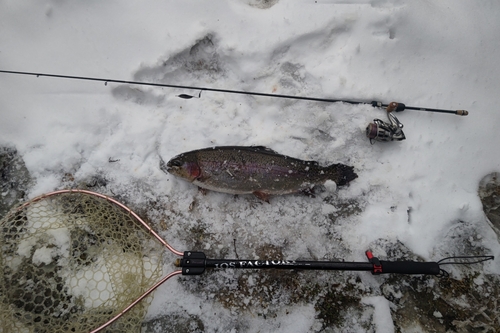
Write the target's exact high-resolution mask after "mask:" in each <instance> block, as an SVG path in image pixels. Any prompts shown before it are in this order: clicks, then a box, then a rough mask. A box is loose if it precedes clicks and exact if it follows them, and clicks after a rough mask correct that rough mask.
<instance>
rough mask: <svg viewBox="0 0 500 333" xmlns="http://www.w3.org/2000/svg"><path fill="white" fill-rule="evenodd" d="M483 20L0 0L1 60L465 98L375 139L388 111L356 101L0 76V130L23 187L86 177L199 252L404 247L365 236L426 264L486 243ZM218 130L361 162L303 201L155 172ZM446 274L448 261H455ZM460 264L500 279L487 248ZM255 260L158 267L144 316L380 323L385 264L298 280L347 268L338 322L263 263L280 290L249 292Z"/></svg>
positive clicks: (353, 327) (209, 328)
mask: <svg viewBox="0 0 500 333" xmlns="http://www.w3.org/2000/svg"><path fill="white" fill-rule="evenodd" d="M498 17H500V4H499V3H498V2H497V1H493V0H492V1H480V2H479V1H475V2H472V1H440V2H427V1H424V2H411V1H397V0H395V1H352V2H350V1H334V0H332V1H320V0H318V1H305V0H303V1H284V0H282V1H278V0H274V1H273V0H270V1H263V0H262V1H259V0H239V1H206V2H200V1H182V2H181V1H148V2H139V1H61V0H51V1H49V0H46V1H35V0H30V1H8V0H7V1H0V69H3V70H14V71H16V70H18V71H32V72H44V73H53V74H65V75H77V76H90V77H103V78H112V79H121V80H138V81H147V82H158V83H167V84H176V85H194V86H198V87H212V88H221V89H239V90H246V91H256V92H263V93H276V94H287V95H299V96H312V97H325V98H343V99H350V100H362V101H371V100H379V101H382V102H384V103H389V102H391V101H398V102H403V103H405V104H407V105H411V106H422V107H431V108H444V109H465V110H468V111H469V112H470V114H469V115H468V116H467V117H459V116H455V115H448V114H441V113H430V112H420V111H411V110H407V111H405V112H403V113H398V114H397V116H398V118H399V120H400V121H401V122H402V123H403V124H404V132H405V134H406V138H407V139H406V140H405V141H402V142H391V143H376V144H374V145H371V144H370V143H369V141H368V139H367V138H366V136H365V128H366V126H367V125H368V123H370V122H371V121H372V120H373V119H374V118H381V119H383V120H385V119H386V116H385V111H383V110H382V109H376V108H372V107H371V106H369V105H350V104H342V103H321V102H307V101H297V100H286V99H275V98H267V97H255V96H248V95H232V94H222V93H216V92H204V93H203V94H202V95H201V98H199V99H198V98H193V99H190V100H185V99H180V98H178V97H177V96H176V95H179V94H181V93H187V94H195V95H196V94H198V92H197V91H189V90H181V89H169V88H151V87H144V86H129V85H122V84H112V83H109V84H107V85H104V84H103V83H100V82H88V81H73V80H63V79H55V78H44V77H40V78H36V77H29V76H24V77H23V76H15V75H10V74H0V115H1V117H0V145H1V146H7V147H15V148H16V149H17V151H18V153H19V154H20V156H21V157H22V158H23V160H24V162H25V164H26V167H27V169H28V171H29V173H30V175H31V177H32V178H33V180H34V182H33V185H32V187H31V188H30V190H29V193H28V197H33V196H36V195H39V194H42V193H44V192H49V191H52V190H54V189H59V188H65V187H68V186H75V185H81V186H84V184H87V185H88V182H89V179H92V178H95V177H97V176H99V177H100V178H101V179H104V180H105V181H103V183H104V182H105V183H106V185H105V186H102V190H103V191H105V192H106V193H105V194H110V195H112V194H115V195H118V196H120V197H122V198H125V199H124V200H127V203H128V204H129V205H131V206H133V207H135V208H137V209H138V210H140V211H141V212H143V214H145V215H147V216H148V217H149V218H150V219H151V221H152V224H153V225H154V226H155V228H157V229H158V230H159V231H160V233H161V235H162V236H163V237H164V238H165V239H166V240H167V241H169V242H170V243H171V244H172V245H173V246H174V247H175V248H177V249H178V250H181V251H183V250H200V251H205V253H207V255H209V256H210V257H212V258H221V257H226V258H230V257H235V256H239V257H241V258H243V257H246V258H248V259H251V258H257V257H264V256H265V255H266V254H269V255H271V254H274V255H279V256H283V257H284V258H287V259H296V258H301V259H313V260H332V259H335V258H337V259H339V258H342V259H345V260H347V261H364V260H365V257H364V251H365V250H367V249H369V248H372V249H373V250H374V251H379V252H378V253H376V254H377V255H379V256H380V257H381V258H384V259H385V258H387V259H400V258H392V257H390V256H388V253H385V252H384V248H385V247H384V246H382V245H381V244H400V245H401V246H402V247H403V248H405V249H406V251H407V253H410V254H412V255H413V254H414V255H417V256H419V257H421V258H422V259H423V260H431V261H437V260H439V259H441V258H443V257H446V256H449V255H472V254H493V255H495V256H500V244H499V241H498V236H497V235H496V234H495V233H494V232H493V231H492V229H491V227H490V225H489V223H488V221H487V219H486V216H485V214H484V212H483V207H482V205H481V201H480V199H479V197H478V194H477V191H478V184H479V182H480V180H481V179H482V178H483V177H484V176H486V175H487V174H489V173H491V172H494V171H500V154H498V145H499V144H500V131H499V130H498V124H499V123H500V113H499V112H498V110H497V106H498V101H497V100H496V96H497V95H498V91H500V80H499V79H498V78H499V77H500V66H499V65H498V59H500V47H499V46H500V35H499V34H498V31H499V29H500V21H499V20H498ZM215 145H264V146H267V147H269V148H272V149H274V150H276V151H278V152H280V153H283V154H286V155H289V156H293V157H297V158H301V159H310V160H316V161H318V162H320V163H321V164H323V165H327V164H331V163H344V164H348V165H353V166H354V167H355V170H356V172H357V173H358V175H359V178H358V179H356V180H355V181H353V182H352V183H351V184H350V186H348V187H345V188H339V189H338V190H335V189H334V188H333V189H332V188H331V187H327V188H326V190H325V191H324V192H322V193H319V194H318V195H317V196H316V198H310V197H307V196H301V195H289V196H282V197H274V198H272V199H271V203H270V204H266V203H264V204H261V203H260V202H258V200H257V199H256V198H253V197H251V196H239V197H233V196H231V195H227V194H221V193H215V192H209V193H207V194H206V195H204V194H202V193H201V192H199V191H198V189H197V188H196V187H195V186H193V185H191V184H188V183H186V182H184V181H182V180H179V179H176V178H174V177H173V176H172V175H167V174H165V173H163V172H162V171H161V170H160V168H159V160H160V158H159V155H160V156H161V157H162V158H163V159H165V160H168V159H169V158H171V157H173V156H174V155H177V154H178V153H181V152H184V151H188V150H193V149H197V148H203V147H208V146H215ZM112 161H115V162H112ZM68 179H71V181H69V180H68ZM162 226H163V227H162ZM388 248H389V249H391V246H390V245H389V246H388ZM471 252H473V253H471ZM166 256H167V259H166V260H165V272H169V271H171V270H173V267H172V265H171V262H172V260H169V259H168V256H169V255H168V254H167V255H166ZM450 271H451V273H452V275H453V277H454V278H456V279H460V278H462V277H463V274H464V272H463V271H461V270H459V268H456V267H455V268H452V267H450ZM473 271H475V272H477V273H478V274H479V275H478V276H476V278H481V277H482V276H483V274H485V275H488V276H489V275H494V276H495V275H496V276H498V275H499V274H500V261H498V260H495V261H493V262H489V263H486V264H484V265H477V266H474V267H473ZM265 274H266V273H263V274H252V273H241V272H234V271H231V272H216V273H213V274H208V275H202V276H199V277H181V278H173V280H170V281H168V282H167V283H166V284H164V285H163V286H161V287H160V288H159V289H158V290H157V291H156V294H155V299H154V301H153V303H152V305H151V306H150V308H149V313H148V318H147V320H153V319H154V318H161V317H164V318H170V319H169V320H170V324H171V325H175V322H174V321H178V322H180V321H182V320H184V321H186V320H188V321H189V320H190V318H191V319H192V318H196V320H193V321H192V322H191V326H189V325H188V324H186V325H187V326H182V325H181V326H179V327H183V328H177V329H178V330H181V329H186V327H191V328H192V330H193V331H196V330H204V331H206V332H215V331H221V332H222V331H234V332H237V331H238V332H244V331H249V332H268V331H273V332H292V331H296V332H308V331H319V330H321V329H332V330H336V329H338V330H339V331H353V332H357V331H359V332H365V331H376V332H392V331H394V329H395V327H394V324H393V319H394V321H396V319H395V318H394V317H393V318H392V319H391V311H390V310H391V306H392V305H391V300H388V299H387V298H384V297H382V296H381V294H380V292H378V291H377V290H378V289H377V288H379V287H380V285H381V284H383V283H384V281H385V280H384V279H386V278H385V277H373V276H371V275H370V274H369V273H356V274H352V275H349V274H348V273H345V274H344V273H335V272H328V273H317V274H316V273H315V274H311V275H307V274H306V275H305V276H307V278H303V277H301V278H300V279H299V281H301V282H303V281H307V282H310V283H312V284H311V288H312V285H313V284H315V285H321V284H323V283H325V284H327V283H328V281H330V278H331V277H332V276H339V275H340V276H344V277H345V280H349V279H351V278H352V279H355V278H357V279H359V281H356V283H351V284H349V285H350V286H353V285H355V286H357V287H358V288H360V290H361V291H360V295H361V296H360V299H361V301H360V307H361V309H362V313H361V314H359V315H358V314H353V313H351V312H349V311H348V310H346V312H345V313H343V316H345V317H346V318H347V319H346V321H345V322H343V323H341V324H338V323H337V324H335V323H332V324H331V325H330V326H328V325H326V326H325V322H327V321H325V320H324V318H322V317H321V315H319V314H321V310H320V309H319V307H318V304H319V303H318V299H317V297H323V296H325V295H322V294H321V291H320V292H319V293H316V294H314V293H311V296H310V297H309V298H308V297H304V298H301V297H300V295H298V296H297V295H295V296H294V295H293V294H294V289H293V288H291V287H288V289H287V288H284V289H283V290H280V289H279V288H277V287H276V286H277V285H279V281H281V280H280V279H282V278H283V281H288V280H290V277H288V278H287V276H289V274H290V273H287V272H278V273H273V275H272V277H273V279H275V280H276V281H275V282H276V283H275V284H272V285H271V286H270V287H269V289H270V290H271V289H272V292H273V293H274V292H275V293H276V294H273V295H267V294H266V296H262V295H259V294H257V293H256V292H252V291H251V289H252V288H253V289H255V290H260V291H262V289H261V286H259V284H262V285H265V283H266V282H265V281H263V280H265V279H266V278H265V276H266V275H265ZM280 274H281V275H280ZM304 274H305V273H304ZM342 274H344V275H342ZM242 279H245V283H244V285H245V286H246V287H247V290H244V291H242V290H241V286H242V284H241V283H238V281H240V282H241V280H242ZM287 279H288V280H287ZM294 281H295V280H294ZM300 287H301V288H302V289H304V288H305V289H307V286H302V285H301V286H300ZM330 287H331V285H330ZM238 288H240V289H238ZM259 288H260V289H259ZM290 288H291V289H290ZM302 289H300V291H301V292H302V291H303V290H302ZM223 292H228V293H229V294H230V295H229V296H227V297H225V296H224V295H222V293H223ZM270 292H271V291H270ZM218 293H221V294H218ZM238 293H240V294H241V295H242V296H241V298H242V299H241V300H235V299H234V298H235V297H236V296H235V295H238ZM318 295H319V296H318ZM259 297H260V298H259ZM262 297H263V298H264V301H263V300H262ZM294 297H295V298H294ZM315 297H316V298H315ZM297 298H298V299H297ZM439 314H440V313H439V312H437V313H436V314H435V317H438V318H439ZM186 318H187V319H186ZM363 323H365V324H366V323H367V324H366V325H365V324H363ZM157 324H158V325H160V324H159V323H157ZM498 324H499V325H500V323H498ZM335 325H337V326H335ZM153 326H154V325H153V324H151V325H149V326H147V327H145V330H150V331H154V330H153V329H154V327H153ZM417 326H418V325H417ZM417 326H414V327H410V328H411V329H414V330H416V331H419V329H421V328H419V327H417ZM325 327H326V328H325ZM339 327H343V328H342V329H341V328H339Z"/></svg>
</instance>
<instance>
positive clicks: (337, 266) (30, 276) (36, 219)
mask: <svg viewBox="0 0 500 333" xmlns="http://www.w3.org/2000/svg"><path fill="white" fill-rule="evenodd" d="M0 240H1V244H2V246H1V247H0V332H13V333H14V332H27V331H33V332H39V331H40V332H41V331H44V332H45V331H47V332H53V333H63V332H64V333H65V332H75V333H80V332H85V333H88V332H91V333H96V332H98V331H101V330H104V329H106V328H108V327H109V329H111V330H113V332H115V331H119V332H137V331H139V330H140V327H141V324H142V320H143V319H144V316H145V313H146V310H147V306H148V304H149V301H150V300H151V298H150V297H148V296H149V295H150V294H151V293H152V292H153V291H154V290H155V289H157V288H158V287H159V286H160V285H162V284H163V283H165V282H166V281H167V280H169V279H171V278H172V277H174V276H177V275H200V274H203V273H204V272H205V270H206V269H207V268H212V269H281V270H290V269H294V270H337V271H338V270H341V271H346V270H349V271H367V272H371V273H372V274H388V273H395V274H428V275H436V276H441V275H443V274H444V273H443V270H442V269H441V268H440V265H442V264H452V262H445V261H447V260H449V259H450V258H453V259H456V258H471V257H450V258H445V259H443V260H441V261H439V262H416V261H384V260H379V259H378V258H377V257H375V256H374V255H373V254H372V253H371V251H367V252H366V256H367V258H368V261H367V262H346V261H298V260H283V259H268V260H254V259H252V260H246V259H208V258H206V256H205V254H204V253H203V252H196V251H184V252H181V251H178V250H176V249H174V248H173V247H172V246H171V245H169V244H168V243H167V242H166V241H165V240H164V239H163V238H162V237H161V236H160V235H159V234H158V233H157V232H155V231H154V230H153V228H151V227H150V226H149V225H148V223H146V222H145V221H144V220H142V219H141V218H140V217H139V216H138V215H137V214H136V213H134V212H133V211H132V210H131V209H130V208H128V207H127V206H125V205H124V204H122V203H120V202H118V201H117V200H115V199H113V198H111V197H108V196H105V195H103V194H99V193H96V192H91V191H87V190H60V191H55V192H51V193H47V194H44V195H41V196H39V197H36V198H34V199H32V200H30V201H28V202H26V203H24V204H22V205H20V206H19V207H16V208H13V209H11V210H10V212H9V213H7V215H6V216H5V217H4V218H3V219H2V220H0ZM165 248H166V249H167V250H169V251H170V252H171V253H172V254H174V255H176V256H177V257H178V259H177V260H175V263H174V266H175V267H177V268H179V269H174V270H173V271H171V272H170V273H168V274H164V273H163V259H162V256H161V254H162V253H163V252H164V250H165ZM473 258H481V259H478V260H477V261H472V262H469V264H472V263H477V262H482V261H485V260H493V256H482V257H473ZM462 264H465V263H462ZM445 273H446V272H445ZM162 276H163V277H162Z"/></svg>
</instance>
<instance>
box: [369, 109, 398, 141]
mask: <svg viewBox="0 0 500 333" xmlns="http://www.w3.org/2000/svg"><path fill="white" fill-rule="evenodd" d="M398 107H399V108H400V110H398ZM403 110H404V104H402V106H400V104H398V103H396V102H392V103H390V104H389V105H388V106H387V117H388V118H389V123H386V122H384V121H383V120H380V119H373V123H370V124H369V125H368V127H366V136H367V137H368V138H369V139H370V143H371V144H374V143H375V141H403V140H404V139H406V137H405V134H404V133H403V124H402V123H401V122H400V121H399V120H398V118H396V116H395V115H394V114H393V113H392V111H403Z"/></svg>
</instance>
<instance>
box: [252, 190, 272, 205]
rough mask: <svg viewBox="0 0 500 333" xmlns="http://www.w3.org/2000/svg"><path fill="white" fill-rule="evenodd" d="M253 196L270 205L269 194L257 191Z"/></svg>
mask: <svg viewBox="0 0 500 333" xmlns="http://www.w3.org/2000/svg"><path fill="white" fill-rule="evenodd" d="M253 195H255V196H256V197H257V198H259V199H260V200H262V201H265V202H267V203H270V202H269V194H267V193H265V192H261V191H255V192H253Z"/></svg>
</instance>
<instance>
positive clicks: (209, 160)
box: [160, 146, 357, 201]
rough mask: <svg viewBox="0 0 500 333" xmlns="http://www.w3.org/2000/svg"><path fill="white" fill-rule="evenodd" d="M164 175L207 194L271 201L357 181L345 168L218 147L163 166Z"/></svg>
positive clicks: (249, 149) (349, 168) (264, 151)
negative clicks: (274, 197)
mask: <svg viewBox="0 0 500 333" xmlns="http://www.w3.org/2000/svg"><path fill="white" fill-rule="evenodd" d="M160 167H161V169H162V170H163V171H165V172H168V173H171V174H173V175H175V176H177V177H180V178H183V179H185V180H187V181H189V182H192V183H193V184H195V185H197V186H199V187H201V188H204V189H208V190H213V191H218V192H224V193H231V194H249V193H253V194H255V195H256V196H257V197H259V198H261V199H263V200H266V201H267V200H268V197H269V195H281V194H289V193H296V192H301V191H308V190H310V189H311V188H312V187H313V186H315V185H321V184H324V183H325V181H327V180H332V181H334V182H335V183H336V184H337V186H343V185H346V184H348V183H349V182H350V181H352V180H354V179H356V178H357V175H356V173H355V172H354V168H353V167H352V166H347V165H344V164H332V165H330V166H327V167H322V166H320V165H319V164H318V163H317V162H315V161H304V160H300V159H297V158H293V157H290V156H286V155H282V154H279V153H277V152H275V151H273V150H272V149H269V148H266V147H263V146H219V147H212V148H204V149H199V150H193V151H189V152H186V153H182V154H180V155H177V156H175V157H174V158H172V159H171V160H170V161H168V163H166V165H165V163H164V162H163V161H161V162H160Z"/></svg>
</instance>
